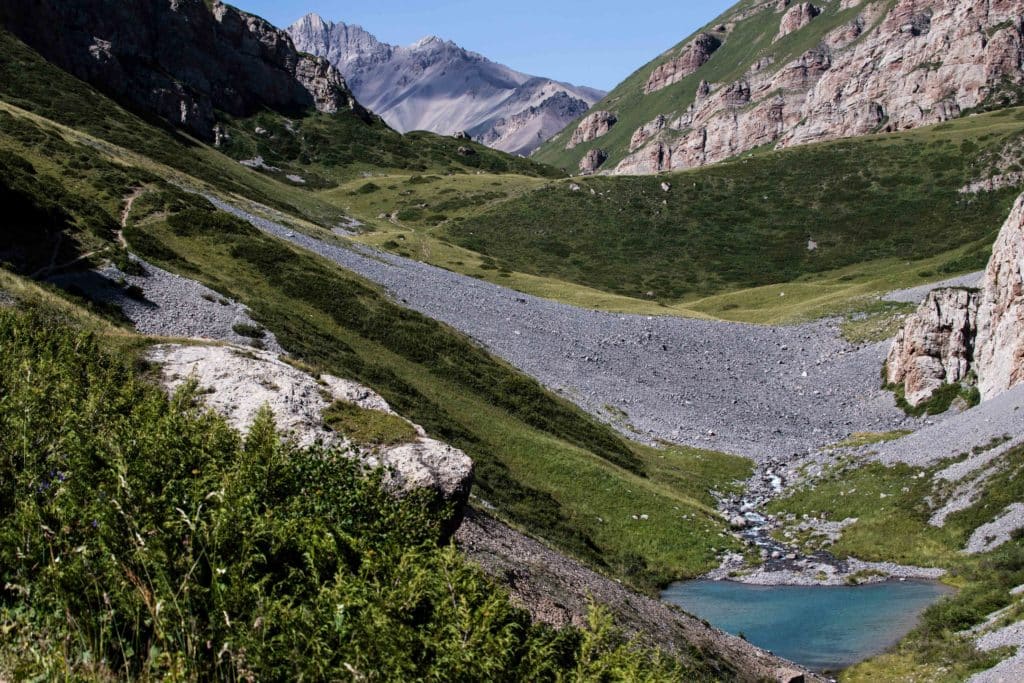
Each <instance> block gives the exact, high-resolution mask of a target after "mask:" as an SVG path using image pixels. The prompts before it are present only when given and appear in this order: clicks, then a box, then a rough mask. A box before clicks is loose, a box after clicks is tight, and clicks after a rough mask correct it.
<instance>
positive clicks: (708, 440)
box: [209, 197, 917, 460]
mask: <svg viewBox="0 0 1024 683" xmlns="http://www.w3.org/2000/svg"><path fill="white" fill-rule="evenodd" d="M209 199H211V201H213V202H214V204H216V205H217V206H218V207H219V208H221V209H223V210H226V211H229V212H231V213H234V214H235V215H237V216H240V217H242V218H245V219H247V220H249V221H250V222H251V223H252V224H253V225H255V226H256V227H258V228H260V229H261V230H264V231H265V232H268V233H270V234H273V235H275V236H277V237H279V238H281V239H285V240H287V241H289V242H292V243H293V244H296V245H298V246H300V247H303V248H304V249H307V250H309V251H312V252H314V253H316V254H319V255H320V256H323V257H324V258H327V259H329V260H331V261H333V262H335V263H337V264H339V265H341V266H342V267H344V268H347V269H349V270H352V271H354V272H356V273H358V274H359V275H362V276H363V277H365V278H367V279H369V280H372V281H373V282H376V283H378V284H380V285H382V286H384V287H385V288H386V289H387V290H388V291H389V292H390V293H391V295H392V296H393V297H394V298H395V299H396V300H397V301H398V302H400V303H401V304H403V305H405V306H408V307H410V308H412V309H414V310H417V311H419V312H421V313H423V314H425V315H427V316H429V317H432V318H434V319H436V320H439V321H441V322H444V323H447V324H449V325H451V326H452V327H454V328H456V329H458V330H460V331H462V332H463V333H465V334H467V335H469V336H470V337H472V338H474V339H476V340H477V341H478V342H479V343H481V344H482V345H483V346H485V347H486V348H487V349H488V350H489V351H491V352H492V353H494V354H495V355H497V356H499V357H501V358H504V359H505V360H507V361H508V362H510V363H512V364H513V365H515V366H516V367H518V368H519V369H521V370H523V371H524V372H526V373H527V374H529V375H531V376H533V377H535V378H537V379H538V380H539V381H541V382H542V383H544V384H545V385H546V386H548V387H550V388H551V389H553V390H555V391H557V392H559V393H561V394H563V395H564V396H565V397H567V398H569V399H570V400H572V401H574V402H575V403H577V404H578V405H580V406H582V407H584V408H585V409H587V410H588V411H590V412H591V413H593V414H595V415H598V416H600V417H601V418H602V419H605V420H607V421H609V422H612V423H614V424H616V425H617V426H618V427H619V428H620V429H621V430H622V431H624V432H625V433H627V434H629V435H631V436H633V437H635V438H639V439H641V440H645V439H646V440H651V441H653V440H655V439H664V440H669V441H673V442H676V443H681V444H686V445H691V446H697V447H704V448H711V449H715V450H721V451H727V452H731V453H736V454H740V455H746V456H749V457H751V458H754V459H757V460H762V459H764V458H766V457H768V456H774V457H789V456H792V455H793V454H797V453H806V452H808V451H812V450H816V449H818V448H821V447H823V446H826V445H828V444H830V443H834V442H836V441H840V440H842V439H844V438H846V437H847V436H848V435H849V434H851V433H853V432H884V431H889V430H893V429H899V428H908V427H911V426H914V425H916V424H917V421H915V420H910V419H908V418H907V417H906V416H905V415H904V413H903V412H902V411H901V410H899V409H898V408H897V407H896V406H895V403H894V401H893V398H892V395H891V394H890V393H888V392H885V391H883V390H882V389H881V388H880V386H879V385H880V381H879V368H880V367H881V364H882V360H883V359H884V357H885V352H886V347H885V345H884V344H873V345H867V346H862V347H855V346H852V345H850V344H848V343H846V342H845V341H843V340H842V339H841V338H840V337H839V333H838V330H837V328H836V325H835V324H834V323H833V322H829V321H824V322H815V323H811V324H806V325H798V326H792V327H780V328H772V327H762V326H756V325H745V324H737V323H723V322H712V321H706V320H695V319H684V318H677V317H670V316H665V317H648V316H638V315H621V314H613V313H605V312H601V311H591V310H585V309H581V308H576V307H573V306H569V305H565V304H561V303H557V302H553V301H549V300H546V299H541V298H537V297H533V296H529V295H526V294H521V293H519V292H515V291H513V290H510V289H506V288H504V287H500V286H498V285H494V284H490V283H487V282H483V281H480V280H476V279H474V278H470V277H467V276H464V275H459V274H457V273H452V272H450V271H447V270H443V269H441V268H436V267H434V266H430V265H427V264H424V263H420V262H418V261H413V260H410V259H405V258H402V257H399V256H396V255H393V254H388V253H384V252H379V251H376V250H373V249H370V248H368V247H364V246H361V245H348V246H342V245H341V243H328V242H325V241H322V240H319V239H316V238H313V237H310V236H308V235H305V234H302V233H297V232H294V231H293V230H291V229H289V228H287V227H285V226H283V225H280V224H278V223H275V222H273V221H270V220H266V219H264V218H261V217H258V216H255V215H253V214H251V213H248V212H245V211H242V210H240V209H239V208H237V207H235V206H231V205H228V204H225V203H224V202H221V201H219V200H217V199H215V198H213V197H209ZM618 411H622V412H623V413H625V414H626V415H627V416H628V417H627V418H625V419H623V418H622V417H621V414H620V413H619V412H618Z"/></svg>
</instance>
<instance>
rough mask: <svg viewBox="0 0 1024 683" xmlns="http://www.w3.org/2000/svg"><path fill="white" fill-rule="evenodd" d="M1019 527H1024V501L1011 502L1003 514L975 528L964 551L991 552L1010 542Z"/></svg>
mask: <svg viewBox="0 0 1024 683" xmlns="http://www.w3.org/2000/svg"><path fill="white" fill-rule="evenodd" d="M1018 529H1024V503H1011V504H1010V505H1009V506H1008V507H1007V508H1006V509H1005V510H1004V511H1003V513H1002V514H1001V515H999V516H998V517H996V518H995V519H993V520H992V521H991V522H989V523H988V524H982V525H981V526H979V527H978V528H977V529H975V530H974V533H973V534H971V538H970V540H968V541H967V546H966V547H965V548H964V552H965V553H967V554H969V555H977V554H978V553H987V552H991V551H993V550H995V549H996V548H998V547H999V546H1001V545H1003V544H1004V543H1008V542H1009V541H1010V538H1011V537H1012V536H1013V533H1014V532H1015V531H1017V530H1018Z"/></svg>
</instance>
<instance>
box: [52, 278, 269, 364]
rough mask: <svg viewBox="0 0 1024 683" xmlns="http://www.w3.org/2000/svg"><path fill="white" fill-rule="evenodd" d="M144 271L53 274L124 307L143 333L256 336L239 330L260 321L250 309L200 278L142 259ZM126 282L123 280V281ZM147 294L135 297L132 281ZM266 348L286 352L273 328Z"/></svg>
mask: <svg viewBox="0 0 1024 683" xmlns="http://www.w3.org/2000/svg"><path fill="white" fill-rule="evenodd" d="M137 261H138V263H139V264H140V265H142V267H143V269H144V270H145V274H144V275H126V274H125V273H123V272H121V271H120V270H118V269H117V268H116V267H114V266H106V267H104V268H101V269H98V270H90V271H84V272H79V273H68V274H64V275H59V276H56V277H53V278H51V282H54V283H55V284H57V285H59V286H61V287H75V288H77V289H79V290H81V291H83V292H85V293H86V294H87V295H88V296H89V297H90V298H91V299H93V300H96V301H100V302H103V303H109V304H113V305H115V306H118V307H120V309H121V310H122V311H123V312H124V314H125V316H126V317H127V318H128V319H129V320H130V321H131V322H132V324H134V325H135V327H136V329H138V330H139V332H141V333H143V334H148V335H153V336H158V337H186V338H191V339H211V340H217V341H226V342H230V343H232V344H239V345H243V346H245V345H250V344H252V343H253V339H252V338H250V337H246V336H243V335H240V334H238V333H237V332H235V330H234V329H233V328H234V326H235V325H240V324H244V325H255V323H254V322H253V320H252V318H250V317H249V311H248V309H247V308H246V307H245V306H243V305H242V304H240V303H238V302H236V301H232V300H230V299H227V298H225V297H223V296H221V295H220V294H218V293H217V292H215V291H213V290H212V289H210V288H208V287H204V286H203V285H201V284H199V283H198V282H196V281H195V280H189V279H188V278H184V277H181V276H178V275H175V274H174V273H169V272H167V271H166V270H163V269H161V268H157V267H156V266H154V265H152V264H150V263H146V262H145V261H142V260H141V259H137ZM122 283H123V284H122ZM130 285H134V286H136V287H138V288H139V289H140V290H141V292H142V295H141V296H132V295H131V293H130V292H129V291H128V290H127V286H130ZM260 342H261V343H262V345H263V348H265V349H267V350H268V351H271V352H273V353H282V349H281V347H280V345H279V344H278V343H277V339H276V338H275V337H274V335H273V334H272V333H270V332H269V331H267V332H266V333H265V335H264V336H263V337H262V338H261V339H260Z"/></svg>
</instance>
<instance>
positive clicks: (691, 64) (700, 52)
mask: <svg viewBox="0 0 1024 683" xmlns="http://www.w3.org/2000/svg"><path fill="white" fill-rule="evenodd" d="M721 46H722V41H721V40H719V39H718V38H717V37H715V36H714V35H712V34H710V33H698V34H697V37H696V38H694V39H693V40H691V41H690V42H689V43H687V44H686V45H685V46H684V47H683V49H682V50H680V51H679V56H678V57H676V58H675V59H673V60H672V61H669V62H665V63H664V64H662V65H661V66H659V67H658V68H657V69H655V70H654V72H653V73H651V76H650V78H648V79H647V83H646V84H644V94H645V95H650V94H651V93H655V92H658V91H659V90H663V89H664V88H667V87H668V86H670V85H675V84H676V83H678V82H679V81H681V80H683V79H684V78H686V77H687V76H689V75H690V74H692V73H694V72H695V71H696V70H697V69H699V68H701V67H702V66H704V65H705V64H706V63H707V61H708V60H709V59H711V55H712V54H714V52H715V50H717V49H718V48H719V47H721Z"/></svg>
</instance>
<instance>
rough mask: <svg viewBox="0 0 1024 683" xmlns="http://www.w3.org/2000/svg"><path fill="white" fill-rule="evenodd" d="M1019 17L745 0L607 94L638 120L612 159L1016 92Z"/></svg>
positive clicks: (857, 127)
mask: <svg viewBox="0 0 1024 683" xmlns="http://www.w3.org/2000/svg"><path fill="white" fill-rule="evenodd" d="M1022 22H1024V2H1022V1H1021V0H897V1H896V2H895V3H891V2H885V1H883V0H829V1H825V0H823V1H822V2H818V3H815V4H811V3H790V2H789V1H788V0H773V1H771V2H760V3H757V4H754V5H749V4H747V5H745V6H744V7H743V8H742V10H739V9H734V10H731V11H730V12H727V13H726V14H725V15H723V16H722V17H721V18H720V19H718V20H716V21H715V22H713V23H712V24H711V25H710V26H709V27H708V28H706V29H705V30H704V31H703V32H701V33H698V34H697V35H696V37H695V38H693V39H692V40H690V41H689V42H687V43H685V44H684V45H683V46H682V47H681V48H680V49H679V50H678V51H671V52H668V53H665V54H664V55H663V56H662V58H660V60H658V61H656V62H654V63H652V65H649V66H648V67H645V69H644V70H641V71H640V72H637V73H636V74H634V76H632V77H631V78H630V79H629V80H627V81H626V82H625V83H624V84H623V85H621V86H619V88H616V89H615V90H614V91H613V92H612V93H611V94H610V95H609V97H608V98H607V99H606V100H605V101H603V102H601V103H598V105H596V106H597V107H599V108H601V109H607V110H609V111H612V112H613V113H615V114H616V115H617V116H618V118H619V120H620V122H621V121H630V125H629V128H630V130H629V131H628V135H626V136H624V137H623V139H622V140H621V141H618V143H617V144H618V149H610V150H609V151H610V152H611V154H610V160H609V163H613V164H614V165H615V166H614V170H615V172H617V173H620V174H627V173H652V172H657V171H663V170H672V169H683V168H690V167H694V166H701V165H704V164H709V163H713V162H717V161H721V160H723V159H726V158H729V157H731V156H735V155H737V154H739V153H742V152H744V151H747V150H750V149H753V148H755V147H760V146H762V145H773V146H775V147H776V148H783V147H790V146H793V145H799V144H805V143H809V142H816V141H821V140H829V139H835V138H842V137H850V136H859V135H865V134H869V133H873V132H884V131H894V130H903V129H909V128H914V127H918V126H923V125H928V124H933V123H938V122H942V121H945V120H948V119H952V118H956V117H958V116H960V115H961V114H962V113H963V112H965V111H966V110H969V109H972V108H975V107H978V106H981V105H991V104H1000V103H1003V102H1004V101H1005V102H1016V101H1018V100H1019V99H1020V97H1021V90H1022V88H1024V70H1022V65H1024V33H1022ZM701 81H705V82H704V83H701ZM698 84H699V85H698ZM662 91H665V93H671V96H666V95H665V94H663V93H662ZM641 116H642V118H641ZM620 125H621V124H620ZM630 135H632V136H633V139H634V141H635V142H634V144H633V145H629V146H628V148H627V144H626V141H627V140H628V139H629V136H630ZM563 144H564V143H563ZM602 147H605V144H604V143H602ZM547 152H548V150H547V148H545V150H544V152H543V153H542V156H541V158H542V159H546V160H549V161H561V162H562V163H564V161H562V159H561V158H558V157H557V156H556V155H557V152H556V151H554V148H552V151H551V153H550V155H549V156H550V158H546V157H545V154H547ZM585 152H586V150H585V149H584V150H582V151H581V152H579V155H580V156H582V154H583V153H585ZM574 161H575V160H574Z"/></svg>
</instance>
